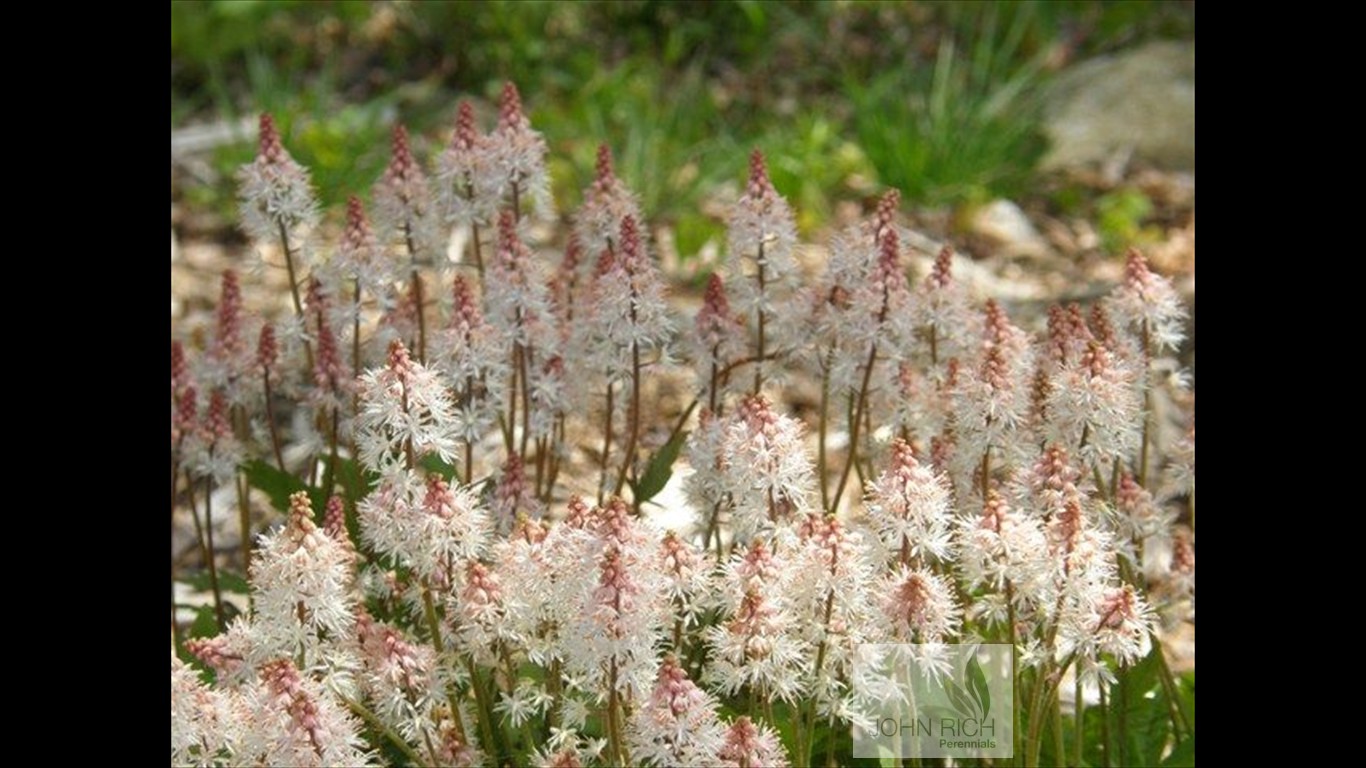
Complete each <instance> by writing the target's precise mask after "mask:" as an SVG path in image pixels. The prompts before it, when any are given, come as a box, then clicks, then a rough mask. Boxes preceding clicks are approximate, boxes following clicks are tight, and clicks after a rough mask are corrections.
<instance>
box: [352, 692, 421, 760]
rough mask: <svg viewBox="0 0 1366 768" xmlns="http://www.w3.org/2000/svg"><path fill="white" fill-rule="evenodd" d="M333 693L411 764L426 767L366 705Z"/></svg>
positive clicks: (419, 756) (416, 754)
mask: <svg viewBox="0 0 1366 768" xmlns="http://www.w3.org/2000/svg"><path fill="white" fill-rule="evenodd" d="M333 693H334V694H336V696H337V698H339V699H341V700H342V703H343V704H345V705H346V708H347V709H349V710H351V711H352V712H353V713H355V715H356V716H357V717H359V718H360V719H362V720H364V721H365V724H366V725H368V726H370V727H371V728H374V729H375V731H376V732H378V733H379V734H380V735H381V736H383V737H384V738H386V739H388V740H389V742H390V743H391V744H393V745H394V747H395V748H396V749H398V751H399V752H402V753H403V756H404V757H406V758H408V760H409V762H411V763H412V764H413V765H416V766H421V765H426V763H424V762H423V760H422V756H421V755H419V754H418V753H417V751H416V750H414V749H413V748H412V747H411V746H409V745H408V742H406V741H404V740H403V739H402V738H401V737H400V736H399V735H398V734H397V733H394V731H393V729H392V728H390V727H389V726H387V725H385V724H384V721H382V720H380V719H379V717H378V716H376V715H375V713H374V712H371V711H370V710H369V709H366V707H365V705H364V704H361V703H360V702H359V701H356V700H355V699H352V698H350V697H348V696H347V695H346V694H344V693H342V692H340V691H333Z"/></svg>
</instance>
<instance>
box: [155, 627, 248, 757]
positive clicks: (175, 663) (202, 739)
mask: <svg viewBox="0 0 1366 768" xmlns="http://www.w3.org/2000/svg"><path fill="white" fill-rule="evenodd" d="M227 698H228V697H227V695H226V694H224V693H222V692H220V691H217V690H213V689H211V688H209V687H208V686H206V685H204V684H203V683H202V682H200V680H199V674H198V673H196V672H195V671H194V670H193V669H191V668H190V667H189V666H187V665H186V664H185V662H183V661H181V660H180V659H179V658H177V657H176V655H175V654H171V765H206V766H207V765H226V764H227V763H228V762H229V760H230V759H231V755H232V752H233V749H234V747H235V744H234V743H233V742H234V741H235V740H236V733H235V731H236V728H237V723H236V722H235V721H234V719H233V710H232V709H231V707H230V706H229V703H228V701H227Z"/></svg>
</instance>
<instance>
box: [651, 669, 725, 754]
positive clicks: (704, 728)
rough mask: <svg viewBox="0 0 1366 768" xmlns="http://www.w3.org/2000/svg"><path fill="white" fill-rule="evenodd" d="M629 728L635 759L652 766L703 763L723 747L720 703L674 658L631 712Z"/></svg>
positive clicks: (660, 672)
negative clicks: (690, 676)
mask: <svg viewBox="0 0 1366 768" xmlns="http://www.w3.org/2000/svg"><path fill="white" fill-rule="evenodd" d="M630 726H631V727H630V752H631V757H632V758H633V759H635V760H639V761H641V762H643V763H649V764H652V765H704V764H706V763H707V762H708V761H709V760H715V758H716V753H717V751H718V750H719V749H720V747H721V745H722V739H723V726H722V725H721V721H720V719H719V718H718V717H717V715H716V703H715V702H714V701H713V700H712V697H711V696H709V695H708V694H707V693H706V692H705V691H703V690H702V689H701V688H698V687H697V685H696V684H694V683H693V681H692V680H689V679H688V673H687V671H686V670H684V669H683V667H682V666H680V665H679V664H678V661H677V660H676V659H675V658H674V657H673V656H668V657H665V659H664V662H663V663H662V664H661V665H660V667H659V674H658V676H657V677H656V678H655V685H654V689H653V690H652V691H651V692H650V697H649V698H648V699H647V700H646V701H645V702H644V704H642V705H641V706H640V707H639V709H637V710H636V711H635V712H633V713H632V716H631V722H630Z"/></svg>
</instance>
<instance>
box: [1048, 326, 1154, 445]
mask: <svg viewBox="0 0 1366 768" xmlns="http://www.w3.org/2000/svg"><path fill="white" fill-rule="evenodd" d="M1135 375H1136V374H1135V371H1134V370H1133V369H1132V368H1130V367H1129V366H1127V365H1125V364H1124V363H1123V362H1122V361H1120V360H1118V359H1117V358H1116V357H1115V356H1114V355H1113V354H1112V353H1111V352H1110V350H1108V349H1106V348H1105V346H1103V345H1102V344H1101V343H1100V342H1098V341H1096V340H1094V339H1092V340H1091V341H1090V342H1088V344H1087V347H1086V351H1085V352H1083V353H1082V354H1081V355H1080V356H1079V357H1077V358H1076V360H1075V361H1074V362H1070V363H1069V364H1068V365H1066V366H1064V367H1063V368H1061V369H1060V370H1059V371H1058V373H1057V375H1056V377H1055V378H1054V380H1053V382H1052V383H1051V385H1050V387H1049V397H1048V401H1047V404H1046V407H1047V410H1048V427H1047V432H1046V434H1045V436H1046V437H1047V439H1048V440H1050V441H1052V442H1057V443H1061V444H1063V445H1069V446H1072V447H1073V449H1074V450H1076V451H1077V452H1078V453H1079V454H1080V455H1081V456H1082V458H1083V459H1084V460H1086V461H1087V462H1088V463H1093V464H1094V465H1096V466H1098V467H1099V468H1100V471H1102V472H1108V470H1109V469H1110V467H1111V466H1112V464H1113V463H1115V462H1124V461H1127V460H1129V459H1130V458H1131V457H1133V456H1134V455H1136V453H1137V451H1138V448H1139V443H1140V440H1141V437H1142V433H1143V423H1144V421H1143V417H1144V414H1143V404H1142V402H1141V401H1140V400H1139V397H1138V394H1137V392H1136V391H1135V387H1134V377H1135Z"/></svg>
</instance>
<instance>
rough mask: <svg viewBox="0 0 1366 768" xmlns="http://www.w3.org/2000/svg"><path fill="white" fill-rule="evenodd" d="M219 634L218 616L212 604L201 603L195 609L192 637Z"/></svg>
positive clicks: (191, 625)
mask: <svg viewBox="0 0 1366 768" xmlns="http://www.w3.org/2000/svg"><path fill="white" fill-rule="evenodd" d="M217 634H218V617H217V616H215V615H214V613H213V606H212V605H201V606H199V607H198V608H197V609H195V615H194V621H193V622H192V623H191V624H190V637H213V636H214V635H217Z"/></svg>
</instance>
